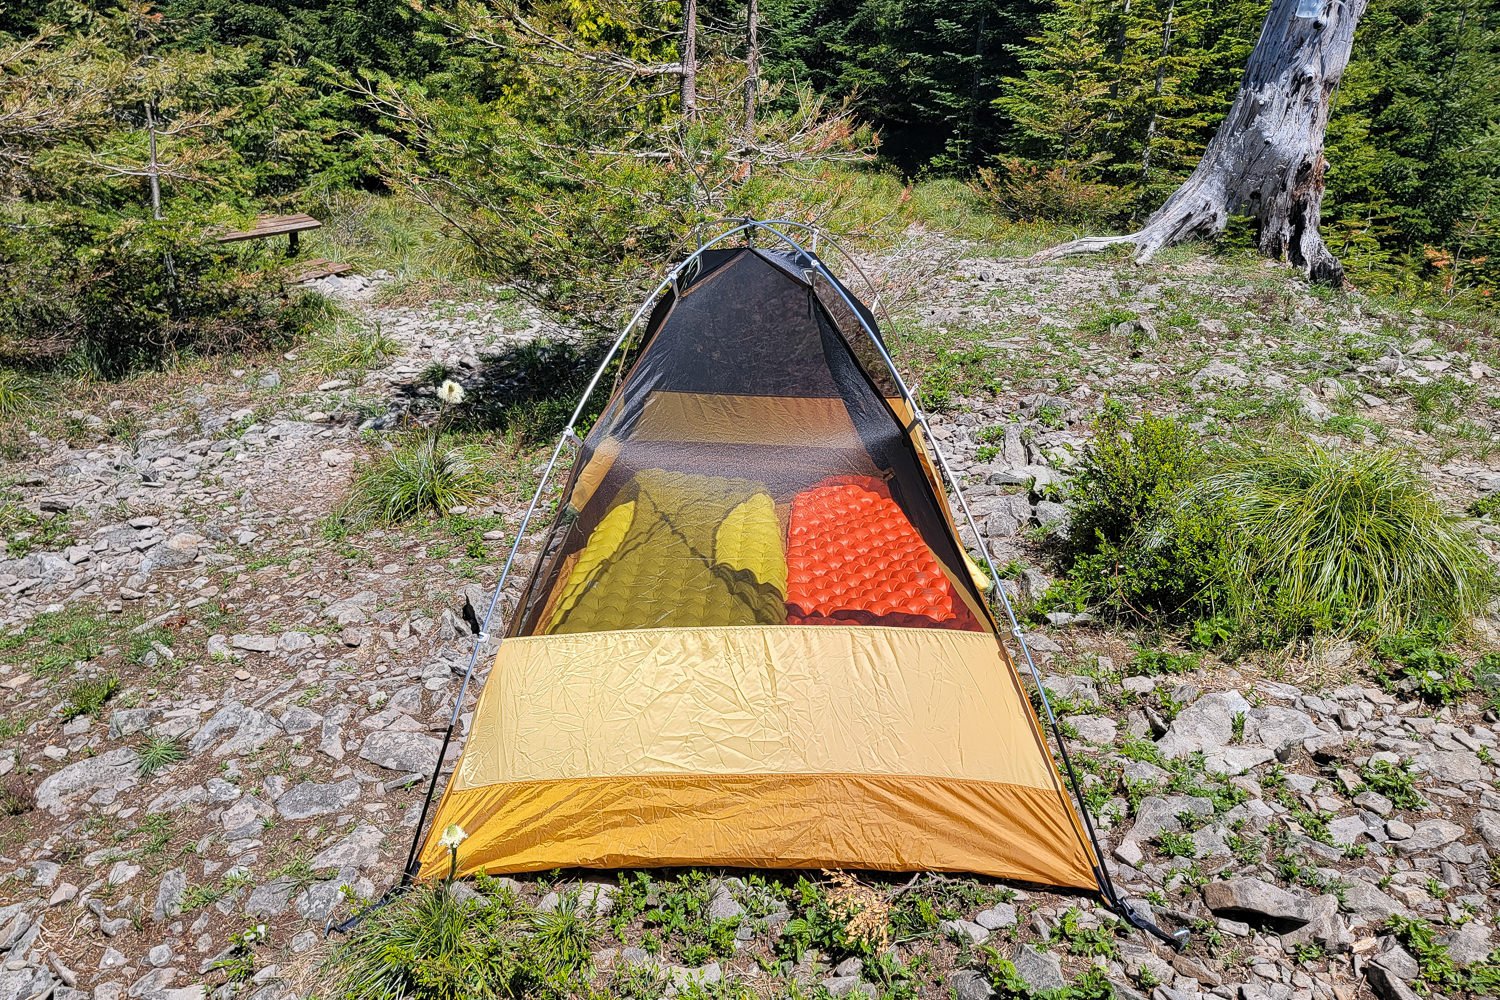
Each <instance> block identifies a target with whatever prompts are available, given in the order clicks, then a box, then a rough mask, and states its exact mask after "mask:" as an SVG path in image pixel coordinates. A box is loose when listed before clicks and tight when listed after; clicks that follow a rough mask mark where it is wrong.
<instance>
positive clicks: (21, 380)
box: [0, 368, 37, 420]
mask: <svg viewBox="0 0 1500 1000" xmlns="http://www.w3.org/2000/svg"><path fill="white" fill-rule="evenodd" d="M36 403H37V392H36V384H35V382H33V381H32V379H31V378H29V377H28V376H26V375H24V374H22V373H21V372H18V371H16V370H15V369H12V368H0V420H8V419H10V418H11V417H19V416H21V415H22V414H23V413H29V412H30V411H31V410H32V408H33V407H35V405H36Z"/></svg>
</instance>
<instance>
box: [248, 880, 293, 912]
mask: <svg viewBox="0 0 1500 1000" xmlns="http://www.w3.org/2000/svg"><path fill="white" fill-rule="evenodd" d="M296 890H297V883H296V882H294V881H293V880H291V879H289V878H276V879H272V880H271V881H269V882H262V883H261V884H260V885H258V886H256V887H255V888H254V889H252V890H251V891H250V898H249V899H247V900H246V901H245V916H247V917H279V916H281V914H282V913H283V912H285V910H286V908H287V906H288V905H290V904H291V901H292V894H293V893H294V892H296Z"/></svg>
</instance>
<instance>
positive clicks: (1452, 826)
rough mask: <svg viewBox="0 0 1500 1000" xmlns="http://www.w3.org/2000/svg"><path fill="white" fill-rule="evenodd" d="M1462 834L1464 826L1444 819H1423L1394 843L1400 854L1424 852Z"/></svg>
mask: <svg viewBox="0 0 1500 1000" xmlns="http://www.w3.org/2000/svg"><path fill="white" fill-rule="evenodd" d="M1387 825H1389V824H1387ZM1463 835H1464V828H1463V827H1461V826H1459V825H1458V824H1457V823H1450V822H1449V821H1448V820H1445V819H1428V820H1423V821H1422V822H1420V823H1418V824H1417V825H1416V826H1414V827H1412V832H1411V836H1409V837H1407V838H1405V839H1403V840H1401V841H1400V842H1399V843H1397V844H1396V850H1397V851H1399V852H1400V853H1402V854H1425V853H1428V852H1430V851H1435V850H1437V849H1438V848H1439V847H1445V846H1447V845H1448V844H1451V843H1453V842H1454V841H1455V840H1457V839H1458V838H1460V837H1462V836H1463ZM1392 836H1394V834H1393V835H1392Z"/></svg>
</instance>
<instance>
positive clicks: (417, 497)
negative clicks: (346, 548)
mask: <svg viewBox="0 0 1500 1000" xmlns="http://www.w3.org/2000/svg"><path fill="white" fill-rule="evenodd" d="M482 458H483V456H482V455H480V454H479V453H478V452H477V449H474V448H472V447H464V446H461V445H457V444H454V443H453V442H452V441H451V439H449V438H446V437H444V436H442V435H440V434H438V433H436V432H424V433H422V434H420V435H418V436H417V437H416V439H415V440H414V441H411V442H409V443H407V444H404V445H401V446H400V447H398V448H396V449H395V450H394V451H391V452H389V453H387V454H385V455H382V456H381V457H379V458H377V459H375V460H374V461H373V462H371V463H370V464H368V465H366V466H365V467H364V468H363V469H362V470H361V471H360V473H359V475H358V477H357V478H356V479H355V481H354V490H353V493H352V494H351V496H350V498H349V500H348V501H347V503H346V504H345V505H344V510H343V517H344V518H346V519H348V520H352V521H355V522H360V523H363V522H369V521H379V522H387V523H390V522H399V521H410V520H412V519H413V518H417V517H420V516H422V515H424V514H428V513H432V514H437V515H439V516H443V515H446V514H447V513H448V511H450V510H452V509H453V508H454V507H457V506H461V505H465V504H469V503H472V502H473V501H474V500H475V499H477V498H478V497H479V496H480V494H481V493H483V492H484V490H485V489H486V488H487V487H488V486H489V485H490V481H491V480H490V476H489V475H488V473H486V472H485V471H484V469H483V467H482V465H481V462H482Z"/></svg>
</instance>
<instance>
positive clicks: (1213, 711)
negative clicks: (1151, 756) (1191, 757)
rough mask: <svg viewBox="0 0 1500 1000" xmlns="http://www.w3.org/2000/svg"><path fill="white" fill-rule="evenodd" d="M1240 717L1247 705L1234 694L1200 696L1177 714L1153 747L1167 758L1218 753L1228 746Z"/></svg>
mask: <svg viewBox="0 0 1500 1000" xmlns="http://www.w3.org/2000/svg"><path fill="white" fill-rule="evenodd" d="M1241 713H1243V714H1244V715H1245V716H1246V717H1247V718H1248V716H1249V714H1250V703H1249V702H1247V701H1246V700H1245V699H1244V697H1243V696H1242V695H1241V694H1240V693H1239V692H1238V691H1225V692H1222V693H1219V694H1207V695H1204V696H1203V697H1201V698H1199V699H1198V700H1197V701H1195V702H1193V703H1192V704H1191V705H1189V706H1188V707H1187V708H1184V709H1183V710H1182V711H1181V712H1180V713H1178V715H1177V718H1176V719H1175V720H1174V721H1173V722H1172V725H1171V728H1169V729H1168V730H1167V734H1166V735H1165V736H1163V737H1162V738H1161V739H1160V740H1159V741H1158V742H1157V747H1158V748H1159V749H1160V750H1161V752H1162V755H1163V756H1165V757H1168V758H1175V757H1184V756H1186V755H1188V754H1190V753H1197V752H1200V751H1201V752H1204V753H1207V752H1209V751H1214V750H1221V749H1223V748H1224V747H1227V746H1229V745H1230V743H1231V742H1232V740H1233V738H1234V717H1235V716H1236V715H1239V714H1241Z"/></svg>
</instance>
